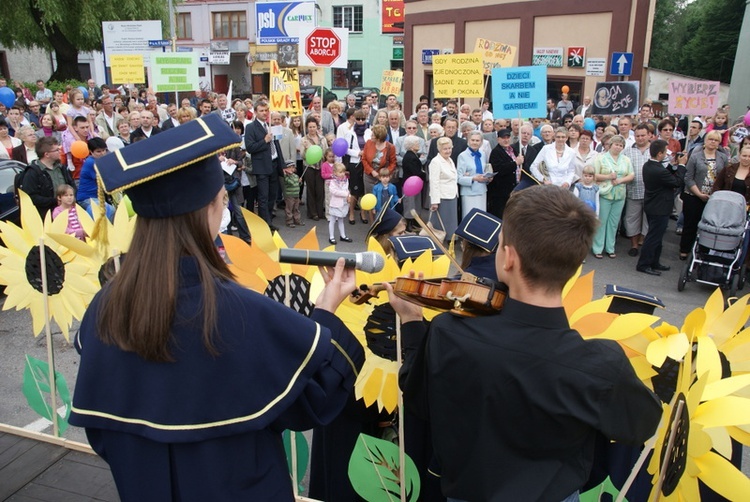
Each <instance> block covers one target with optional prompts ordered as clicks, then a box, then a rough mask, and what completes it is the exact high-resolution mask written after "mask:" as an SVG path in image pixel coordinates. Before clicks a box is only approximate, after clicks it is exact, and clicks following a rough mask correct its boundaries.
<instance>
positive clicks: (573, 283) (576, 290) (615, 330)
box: [562, 268, 659, 362]
mask: <svg viewBox="0 0 750 502" xmlns="http://www.w3.org/2000/svg"><path fill="white" fill-rule="evenodd" d="M593 294H594V272H593V271H592V272H589V273H588V274H586V275H583V276H581V268H579V269H578V271H577V272H576V273H575V274H574V275H573V277H571V278H570V280H569V281H568V283H567V284H566V285H565V287H564V288H563V293H562V296H563V299H562V303H563V307H564V308H565V313H566V315H567V316H568V322H569V323H570V327H571V328H573V329H575V330H576V331H578V332H579V333H580V334H581V336H582V337H583V338H586V339H588V338H601V339H608V340H616V341H618V342H620V345H621V346H622V345H624V344H623V341H625V340H628V339H630V338H632V337H635V336H637V335H639V334H640V333H641V332H643V331H644V330H646V329H647V328H649V327H650V326H651V325H652V324H654V323H655V322H656V321H658V320H659V317H657V316H654V315H649V314H641V313H630V314H615V313H611V312H607V310H608V309H609V306H610V304H611V303H612V298H609V297H605V298H600V299H598V300H592V299H591V298H592V296H593ZM623 348H624V349H625V352H626V354H628V356H629V357H631V356H633V355H634V354H633V353H629V351H628V347H627V346H624V347H623ZM631 362H632V361H631Z"/></svg>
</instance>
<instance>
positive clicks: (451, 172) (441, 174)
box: [429, 137, 458, 241]
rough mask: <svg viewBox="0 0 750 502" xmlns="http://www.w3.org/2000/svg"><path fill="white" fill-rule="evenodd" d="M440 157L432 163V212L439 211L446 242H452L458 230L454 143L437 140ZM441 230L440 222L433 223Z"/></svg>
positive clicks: (441, 139)
mask: <svg viewBox="0 0 750 502" xmlns="http://www.w3.org/2000/svg"><path fill="white" fill-rule="evenodd" d="M437 150H438V155H436V156H435V158H433V159H432V161H430V167H429V178H430V211H437V212H438V214H439V215H440V219H441V220H443V224H444V225H445V227H444V228H443V230H445V240H446V241H450V239H451V237H452V236H453V233H454V232H455V231H456V228H458V171H457V170H456V166H455V164H454V163H453V159H451V152H452V151H453V141H451V139H450V138H446V137H442V138H438V139H437ZM432 224H433V225H434V226H435V227H436V228H440V222H439V221H437V222H436V221H433V222H432Z"/></svg>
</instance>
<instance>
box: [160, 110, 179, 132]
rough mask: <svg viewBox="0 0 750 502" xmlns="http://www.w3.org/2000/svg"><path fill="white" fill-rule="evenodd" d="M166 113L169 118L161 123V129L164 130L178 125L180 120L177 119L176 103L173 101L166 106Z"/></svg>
mask: <svg viewBox="0 0 750 502" xmlns="http://www.w3.org/2000/svg"><path fill="white" fill-rule="evenodd" d="M167 115H169V118H167V120H165V121H164V122H162V123H161V130H162V131H166V130H167V129H172V128H173V127H177V126H178V125H180V122H179V121H178V120H177V105H176V104H174V103H170V104H169V106H167Z"/></svg>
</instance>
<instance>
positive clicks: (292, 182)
mask: <svg viewBox="0 0 750 502" xmlns="http://www.w3.org/2000/svg"><path fill="white" fill-rule="evenodd" d="M15 85H19V84H15ZM36 85H37V89H36V91H35V92H34V93H32V91H30V90H29V89H25V88H22V86H21V87H17V88H16V94H17V96H18V99H17V101H16V103H15V104H14V106H13V107H12V108H11V109H8V110H6V109H2V108H0V146H1V148H0V158H13V159H15V160H18V161H20V162H23V163H24V164H29V165H30V166H35V169H32V170H34V171H36V172H35V174H32V175H31V176H30V177H29V181H28V183H26V187H25V191H26V192H27V193H28V194H29V195H30V196H31V198H32V200H33V201H34V203H35V204H36V206H37V207H38V208H39V210H40V212H42V213H44V212H45V211H46V210H48V209H53V208H54V206H55V203H54V202H50V200H53V201H54V198H55V193H56V192H55V190H56V187H57V186H58V185H60V184H62V183H63V182H64V181H69V182H70V183H66V184H70V185H71V186H74V187H76V189H77V195H76V199H77V202H78V203H79V204H81V205H82V206H83V207H85V208H88V207H89V205H90V203H89V201H90V200H91V199H96V185H95V183H93V162H92V161H89V162H88V163H87V162H86V158H79V157H76V156H75V155H73V154H72V152H71V146H72V144H73V142H75V141H79V140H83V141H87V142H89V150H90V153H91V156H93V157H95V156H96V155H97V154H95V152H96V151H98V155H101V154H103V153H106V152H107V151H113V150H116V149H119V148H122V147H124V146H127V145H129V144H131V143H134V142H137V141H140V140H143V139H147V138H150V137H151V136H152V135H154V134H159V133H160V132H161V131H162V130H167V129H170V128H173V127H178V126H180V125H181V124H184V123H186V122H188V121H190V120H192V119H194V118H196V117H199V116H203V115H206V114H208V113H215V114H218V115H219V116H221V117H222V118H223V119H224V121H225V122H227V124H228V125H229V126H230V127H232V128H233V129H234V130H235V132H237V133H238V134H239V135H240V136H243V138H244V144H243V146H242V147H241V148H237V149H235V150H234V151H231V152H225V155H224V156H223V157H222V160H223V161H224V162H225V163H226V164H228V165H230V166H234V168H235V169H234V170H233V172H232V170H231V169H227V170H226V172H227V187H228V188H231V190H230V191H229V192H230V201H231V202H230V207H231V209H232V212H231V215H232V218H231V223H230V225H229V228H231V229H232V230H236V231H237V232H238V234H239V236H240V237H241V238H242V239H243V240H245V241H247V242H250V241H251V236H250V233H249V230H248V228H247V225H246V223H245V222H244V218H242V217H241V216H242V213H241V210H240V208H241V207H245V208H247V209H248V210H250V211H256V212H257V213H258V214H259V215H260V216H261V217H262V218H263V219H264V220H265V221H266V222H267V223H268V225H269V226H270V227H271V228H272V229H276V228H277V227H276V225H275V224H274V218H275V217H276V211H277V209H279V210H283V211H284V223H285V224H286V225H287V226H289V227H295V226H299V225H304V224H305V221H304V219H303V215H302V214H301V213H305V214H304V216H306V219H307V220H312V221H318V220H320V219H327V220H328V222H329V240H330V241H331V242H332V243H335V238H334V234H335V229H336V228H337V229H338V234H339V238H340V239H341V240H343V241H348V240H349V237H347V235H346V230H345V228H346V226H345V223H348V224H349V225H355V224H357V223H358V222H360V223H362V224H369V222H370V221H371V220H372V219H373V218H374V217H375V214H376V211H377V210H378V209H379V208H380V207H381V206H382V205H383V204H384V203H386V200H387V199H389V198H390V200H391V204H392V205H393V208H394V209H395V210H396V211H398V212H400V213H401V214H403V216H404V218H405V219H406V230H407V231H411V230H415V229H416V228H417V225H416V223H415V220H414V217H413V213H414V211H416V212H417V213H418V214H419V215H420V216H421V217H422V218H423V219H428V220H432V218H430V217H429V214H430V213H431V212H437V213H438V214H439V218H435V220H436V224H437V225H438V227H439V229H440V230H442V231H444V235H445V239H446V241H449V240H450V239H451V238H452V236H453V234H454V233H455V230H456V228H457V226H458V224H459V222H460V221H461V219H462V218H463V217H464V216H465V215H466V214H467V213H468V212H469V211H470V210H471V209H472V208H477V209H480V210H485V211H487V212H489V213H491V214H493V215H495V216H497V217H499V218H502V217H503V212H504V208H505V205H506V204H507V202H508V200H509V198H510V196H511V194H512V193H513V192H514V191H518V190H521V189H524V188H527V187H529V186H532V185H534V184H553V185H557V186H561V187H563V188H566V189H570V190H571V191H574V193H576V194H577V195H578V196H580V197H581V198H583V200H585V201H587V203H588V204H589V205H590V206H591V207H592V209H593V210H594V211H595V212H596V214H597V215H598V218H599V220H600V225H599V227H598V230H597V233H596V236H595V238H594V241H593V245H592V249H591V252H592V254H593V256H594V257H595V258H597V259H601V258H603V257H604V256H605V255H606V256H609V257H610V258H616V253H615V238H616V235H617V234H618V232H623V233H624V234H625V235H626V236H627V237H628V238H629V239H630V248H629V250H628V254H629V255H631V256H638V255H639V253H640V249H641V247H642V246H643V242H644V238H645V236H646V235H647V230H648V227H649V220H650V219H652V218H654V216H655V215H653V214H652V215H651V216H649V212H651V213H653V211H652V210H649V208H648V205H649V200H650V199H652V198H653V196H654V195H653V194H654V191H655V190H656V191H658V190H659V189H660V187H659V186H656V187H651V188H650V187H648V186H646V183H645V180H644V176H643V166H644V165H645V164H646V163H647V161H649V160H654V157H653V155H652V153H651V149H650V147H651V145H652V144H653V143H654V142H655V141H656V140H661V141H664V142H665V143H666V153H665V155H664V160H662V161H661V163H662V164H664V165H671V166H672V168H671V169H670V173H672V175H673V178H674V179H675V180H676V186H673V187H671V189H672V190H673V191H674V192H675V195H676V197H675V202H674V205H673V208H671V210H670V211H669V214H668V215H667V216H668V217H669V216H671V217H673V218H678V223H677V233H678V234H681V242H680V258H681V259H686V258H687V256H688V254H689V252H690V249H691V247H692V245H693V242H694V241H695V237H696V229H697V224H698V221H699V220H700V217H701V213H702V209H703V207H704V206H705V203H706V200H707V199H708V197H709V196H710V194H711V193H712V191H714V190H718V189H734V190H736V191H741V190H742V187H741V186H740V184H739V183H734V184H733V183H731V180H730V181H727V180H726V179H725V177H723V176H719V175H718V174H719V173H721V172H725V173H726V172H739V173H740V175H741V174H742V173H744V172H745V169H747V166H745V164H743V156H742V150H743V149H744V147H745V146H747V145H748V144H750V140H748V139H746V138H744V137H740V138H739V142H737V141H736V140H737V138H734V134H733V133H734V132H735V130H736V129H737V128H738V127H739V126H740V125H741V123H737V122H735V123H730V122H731V121H730V120H729V110H728V109H727V107H726V106H725V107H722V108H720V109H719V110H718V111H717V112H716V114H715V115H714V116H712V117H690V118H688V117H679V116H664V117H660V118H659V119H656V118H655V117H654V111H653V108H652V106H651V105H650V104H649V103H646V104H643V105H642V106H641V108H640V110H639V113H638V115H637V116H632V117H630V116H620V117H612V116H598V117H596V116H595V117H592V116H591V109H592V107H591V100H590V99H589V98H588V97H585V98H584V99H583V101H582V102H581V104H580V105H578V106H576V103H573V102H572V101H571V100H570V99H569V98H568V96H567V95H564V96H562V99H560V100H559V101H558V102H557V103H556V102H555V100H554V99H549V100H548V102H547V112H546V116H545V117H539V118H534V119H531V120H529V121H523V120H521V119H518V118H513V119H502V118H494V117H493V114H492V112H491V110H490V107H491V103H490V102H489V101H488V100H482V102H481V105H480V107H478V108H472V107H471V106H470V105H468V104H466V103H464V104H460V103H459V102H458V101H455V100H448V101H447V102H444V101H443V100H440V99H434V100H433V101H432V103H430V102H429V99H428V98H427V97H426V96H421V97H420V100H419V102H418V103H417V104H416V106H415V107H414V113H411V114H410V113H408V112H405V111H404V109H403V107H402V105H401V104H400V103H399V102H398V101H397V98H396V96H394V95H389V96H388V97H387V98H386V99H385V100H384V101H383V103H384V106H382V107H380V108H378V103H379V99H378V94H377V93H376V92H373V93H371V94H370V95H367V96H365V97H364V99H362V100H361V102H359V103H358V102H357V99H356V96H354V95H353V94H352V95H349V96H347V97H346V98H345V99H344V100H342V101H332V102H330V103H328V105H327V106H325V107H323V106H322V100H321V98H320V97H319V96H317V95H315V96H314V97H313V98H312V101H311V103H310V105H309V107H308V109H307V110H305V111H304V113H303V114H301V115H292V116H288V115H287V114H284V113H280V112H278V111H275V110H271V109H270V108H269V106H268V100H267V97H265V96H261V97H260V99H259V100H257V101H256V102H253V101H252V100H250V99H244V100H241V99H234V100H232V102H231V103H230V102H229V98H228V97H227V96H226V95H224V94H215V93H209V94H207V95H206V96H205V97H202V93H196V94H197V95H198V96H196V97H192V98H184V99H182V101H181V102H180V104H179V106H177V104H175V103H170V104H168V105H165V104H159V102H158V100H157V96H156V95H154V94H152V93H149V92H148V91H147V90H145V89H134V90H132V91H130V92H129V93H120V92H116V91H113V90H111V89H109V88H108V87H107V86H106V85H102V86H100V87H99V86H96V84H95V82H94V81H93V80H89V81H88V83H87V85H88V88H87V89H83V88H71V89H70V90H69V91H68V92H67V93H63V92H60V91H55V92H52V91H51V90H50V89H47V88H46V87H45V83H44V82H43V81H42V80H39V81H37V83H36ZM119 91H123V89H119ZM0 106H2V105H0ZM688 119H690V120H688ZM45 138H49V139H50V140H51V141H41V140H43V139H45ZM338 138H343V140H344V141H345V142H346V144H347V149H346V153H345V154H344V155H340V156H336V155H334V154H333V153H332V149H331V146H332V145H333V143H334V141H336V139H338ZM733 138H734V139H733ZM94 139H101V140H102V141H94V143H93V144H92V143H91V141H92V140H94ZM313 146H316V147H319V148H320V149H321V151H323V152H324V155H323V156H322V158H320V159H315V160H316V161H315V162H308V161H307V160H308V159H307V157H308V156H307V155H306V154H307V151H308V149H310V148H311V147H313ZM55 149H59V158H54V159H53V158H52V157H55V156H56V155H57V152H54V151H53V150H55ZM339 153H341V152H339ZM45 154H51V155H47V157H45ZM745 162H746V161H745ZM338 164H341V165H342V166H343V169H344V171H345V172H346V174H345V176H344V177H343V179H342V178H341V176H337V175H335V174H334V173H336V172H338V173H340V172H341V171H340V170H339V169H338V167H337V165H338ZM725 167H727V168H729V169H728V170H725ZM591 170H593V176H588V174H591V173H587V171H591ZM230 172H231V174H230ZM413 176H416V177H419V178H420V179H421V180H422V181H423V186H424V188H423V190H422V192H421V193H419V194H417V195H411V196H403V192H402V184H403V182H404V180H406V179H408V178H410V177H413ZM48 178H49V179H48ZM67 178H70V179H67ZM42 181H43V183H42ZM342 181H346V185H347V186H346V190H347V191H348V194H347V195H346V197H343V196H342V195H341V193H342V190H343V185H342ZM81 182H82V183H83V186H82V187H79V183H81ZM749 183H750V182H749ZM669 184H670V185H672V184H674V182H672V181H670V182H669ZM334 185H335V186H336V189H335V192H336V193H335V194H334V195H333V196H332V194H331V187H332V186H334ZM664 188H665V187H663V186H661V189H664ZM366 194H373V195H374V196H375V197H376V200H377V202H376V206H375V208H374V209H370V208H367V209H364V208H362V207H360V204H359V201H360V199H361V198H362V197H363V196H364V195H366ZM743 195H746V196H747V195H748V194H747V193H743ZM342 204H343V205H342ZM662 205H663V204H662ZM286 206H289V207H288V208H287V207H286ZM333 208H335V209H334V211H333V214H332V211H331V210H332V209H333ZM659 212H660V213H663V212H664V209H663V208H662V209H661V210H659ZM659 216H660V217H661V216H664V215H663V214H660V215H659ZM438 220H439V221H438ZM279 221H281V219H279ZM660 226H661V225H660ZM652 237H653V235H652ZM660 241H661V239H659V242H660ZM647 255H648V256H650V257H652V255H653V250H649V251H648V253H647ZM637 268H638V270H640V271H644V272H646V273H649V274H653V275H658V274H659V273H660V272H661V271H663V270H665V269H667V266H666V265H663V264H661V263H660V262H659V261H658V255H657V256H656V258H655V259H652V260H651V262H650V263H645V262H644V261H643V260H639V264H638V267H637Z"/></svg>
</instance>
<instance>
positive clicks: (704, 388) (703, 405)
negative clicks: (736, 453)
mask: <svg viewBox="0 0 750 502" xmlns="http://www.w3.org/2000/svg"><path fill="white" fill-rule="evenodd" d="M689 342H690V346H693V342H697V343H696V346H697V354H696V357H695V361H693V350H691V349H689V350H686V352H685V356H684V360H683V362H682V364H681V365H680V370H679V376H678V379H677V389H676V393H675V397H674V399H673V400H672V401H671V402H670V403H669V404H665V405H664V419H663V420H662V424H661V425H660V428H659V431H658V432H657V440H656V444H655V447H654V454H653V455H652V457H651V461H650V463H649V465H648V472H649V473H650V474H652V475H653V479H654V481H653V484H654V488H653V489H652V493H651V496H650V497H649V500H663V501H667V502H670V501H685V502H698V501H699V500H700V493H699V484H698V480H700V481H702V482H703V483H705V484H706V486H708V487H709V488H710V489H711V490H713V491H714V492H716V493H717V494H719V495H721V496H723V497H726V498H727V499H729V500H747V497H748V494H749V493H750V479H748V478H747V477H746V476H745V475H744V474H743V473H742V472H741V471H740V470H738V469H737V468H736V467H735V466H734V465H732V463H731V462H730V461H729V460H728V458H729V457H731V453H732V445H731V442H730V437H733V438H735V439H737V440H738V441H740V442H742V443H744V444H750V441H748V440H749V439H750V435H748V434H747V433H746V432H744V431H742V430H741V429H739V427H742V426H747V424H748V423H749V422H750V399H748V398H747V397H742V396H740V394H741V393H745V394H746V393H747V389H748V386H750V375H742V376H736V377H729V378H724V379H720V378H718V379H717V375H718V376H720V375H721V369H720V362H719V354H718V351H717V350H716V346H715V344H714V343H713V341H712V340H711V339H710V338H707V337H706V338H704V340H703V341H701V340H699V339H697V337H696V336H695V335H690V339H689ZM717 363H718V364H717ZM699 368H700V369H699Z"/></svg>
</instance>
